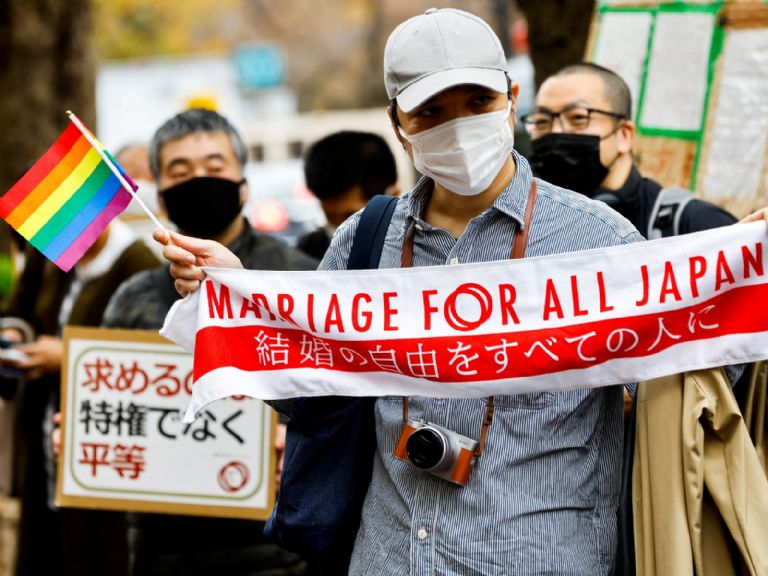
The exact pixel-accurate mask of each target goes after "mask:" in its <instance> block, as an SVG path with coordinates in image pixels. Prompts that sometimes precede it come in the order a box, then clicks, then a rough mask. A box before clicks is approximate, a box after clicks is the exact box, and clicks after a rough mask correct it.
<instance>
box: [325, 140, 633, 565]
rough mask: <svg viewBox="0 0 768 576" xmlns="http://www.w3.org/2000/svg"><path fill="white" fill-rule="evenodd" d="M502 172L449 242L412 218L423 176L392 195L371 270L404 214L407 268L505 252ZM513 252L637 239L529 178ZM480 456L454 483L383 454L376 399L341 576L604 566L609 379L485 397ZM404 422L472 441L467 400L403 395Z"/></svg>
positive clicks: (398, 237) (332, 259) (338, 238)
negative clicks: (369, 457) (531, 194)
mask: <svg viewBox="0 0 768 576" xmlns="http://www.w3.org/2000/svg"><path fill="white" fill-rule="evenodd" d="M513 154H514V157H515V161H516V163H517V171H516V173H515V177H514V179H513V180H512V182H511V183H510V184H509V186H508V187H507V188H506V189H505V190H504V192H502V194H500V195H499V197H498V198H497V199H496V201H495V202H494V204H493V205H492V206H491V207H490V208H489V209H487V210H485V211H484V212H483V213H482V214H480V215H478V216H477V217H475V218H473V219H472V220H471V221H470V222H469V224H468V226H467V228H466V230H465V231H464V233H463V234H462V235H461V237H460V238H459V239H458V240H457V239H455V238H453V237H452V236H451V234H450V233H448V232H447V231H445V230H442V229H439V228H436V227H433V226H431V225H429V224H428V223H427V222H425V221H424V220H423V219H422V218H421V215H422V214H423V213H424V207H425V206H426V202H427V200H428V198H429V195H430V192H431V189H432V182H431V180H429V179H426V178H424V179H422V180H421V181H420V182H419V183H418V184H417V185H416V187H415V188H414V189H413V190H412V191H411V192H410V193H408V194H406V195H404V196H403V197H401V198H400V199H399V201H398V203H397V207H396V209H395V213H394V216H393V218H392V222H391V224H390V227H389V230H388V232H387V237H386V240H385V244H384V251H383V253H382V257H381V264H380V267H381V268H396V267H399V265H400V256H401V250H402V244H403V236H404V234H405V231H406V228H407V226H408V224H409V223H410V221H412V220H413V221H415V224H416V235H415V238H414V251H413V265H414V266H434V265H441V264H443V265H445V264H457V263H465V262H489V261H494V260H503V259H506V258H508V257H509V254H510V252H511V247H512V241H513V238H514V235H515V232H516V231H517V230H518V229H519V228H520V227H521V226H522V225H523V219H524V213H525V205H526V202H527V199H528V191H529V189H530V186H531V179H532V177H533V176H532V174H531V170H530V167H529V166H528V163H527V162H526V161H525V159H523V158H522V157H520V156H519V155H517V154H516V153H514V152H513ZM537 187H538V189H537V197H536V205H535V211H534V215H533V222H532V226H531V230H530V235H529V238H528V248H527V251H526V256H544V255H548V254H557V253H562V252H570V251H577V250H587V249H590V248H600V247H606V246H613V245H617V244H628V243H632V242H638V241H641V240H643V238H642V236H641V235H640V234H639V233H638V232H637V230H635V228H634V227H632V225H631V224H630V223H629V222H627V221H626V220H625V219H624V218H623V217H622V216H620V215H619V214H618V213H616V212H614V211H613V210H611V209H609V208H608V207H607V206H606V205H605V204H603V203H600V202H595V201H592V200H589V199H588V198H586V197H584V196H582V195H580V194H576V193H574V192H571V191H568V190H564V189H562V188H558V187H556V186H553V185H551V184H549V183H547V182H544V181H542V180H537ZM358 220H359V214H358V215H356V216H355V217H353V218H351V219H350V220H349V221H348V222H347V223H345V224H344V225H343V226H342V227H341V228H340V229H339V230H338V231H337V233H336V235H335V236H334V239H333V242H332V244H331V247H330V248H329V250H328V252H327V253H326V256H325V259H324V260H323V262H322V264H321V265H320V268H321V269H327V270H337V269H344V268H345V266H346V261H347V259H348V256H349V251H350V247H351V245H352V239H353V237H354V234H355V229H356V227H357V222H358ZM495 406H496V411H495V414H494V420H493V423H492V425H491V427H490V429H489V433H488V440H487V444H486V447H485V451H484V452H483V454H482V456H481V457H480V458H479V459H478V461H477V464H476V465H475V467H474V469H473V471H472V473H471V474H470V478H469V483H468V484H467V486H466V487H463V488H462V487H459V486H456V485H453V484H450V483H448V482H446V481H445V480H442V479H440V478H437V477H435V476H433V475H431V474H428V473H424V472H420V471H418V470H416V469H415V468H413V467H412V466H411V465H410V464H408V463H406V462H402V461H400V460H397V459H395V457H394V456H392V451H393V449H394V448H395V443H396V442H397V440H398V438H399V436H400V432H401V428H402V403H401V399H400V398H380V399H379V400H378V401H377V402H376V430H377V441H378V446H377V452H376V457H375V461H374V469H373V478H372V480H371V485H370V487H369V489H368V494H367V497H366V500H365V505H364V509H363V515H362V521H361V526H360V530H359V532H358V535H357V541H356V543H355V551H354V555H353V558H352V566H351V568H350V574H354V575H360V574H377V575H378V574H398V575H399V574H415V575H419V576H422V575H432V574H435V575H438V574H439V575H461V576H466V575H469V574H477V575H482V576H490V575H494V574H514V575H516V576H523V575H533V574H542V575H543V574H557V575H576V574H579V575H582V574H585V575H587V574H588V575H589V576H597V575H601V574H610V573H611V572H612V568H613V560H614V555H615V548H616V509H617V506H618V500H619V489H620V486H619V484H620V475H621V464H620V462H621V451H622V435H623V413H622V387H621V386H611V387H607V388H599V389H592V390H575V391H571V392H562V393H558V394H552V393H537V394H524V395H514V396H496V398H495ZM409 410H410V416H411V417H416V418H421V419H424V420H428V421H430V422H433V423H435V424H438V425H441V426H444V427H447V428H449V429H451V430H454V431H456V432H458V433H460V434H463V435H464V436H468V437H470V438H473V439H477V438H478V437H479V432H480V424H481V422H482V419H483V416H484V414H485V401H484V400H481V399H434V398H426V397H416V396H414V397H411V398H410V401H409Z"/></svg>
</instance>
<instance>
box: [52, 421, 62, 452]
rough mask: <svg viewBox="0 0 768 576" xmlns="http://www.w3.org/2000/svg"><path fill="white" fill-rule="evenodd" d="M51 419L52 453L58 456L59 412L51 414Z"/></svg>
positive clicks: (59, 436) (59, 449) (59, 441)
mask: <svg viewBox="0 0 768 576" xmlns="http://www.w3.org/2000/svg"><path fill="white" fill-rule="evenodd" d="M51 420H53V431H52V432H51V443H52V444H53V454H54V455H55V456H56V457H57V458H58V457H59V454H61V412H56V414H54V415H53V416H51Z"/></svg>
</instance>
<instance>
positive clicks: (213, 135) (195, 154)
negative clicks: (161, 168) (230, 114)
mask: <svg viewBox="0 0 768 576" xmlns="http://www.w3.org/2000/svg"><path fill="white" fill-rule="evenodd" d="M160 156H161V159H162V162H163V163H166V162H172V161H177V160H185V161H190V162H194V161H197V160H205V159H206V158H208V157H210V156H220V157H224V158H233V159H234V157H235V151H234V148H233V147H232V142H231V141H230V139H229V136H228V135H227V134H226V132H222V131H220V130H217V131H213V132H203V131H201V132H193V133H192V134H187V135H186V136H182V137H181V138H176V139H175V140H169V141H168V142H166V143H165V144H163V146H162V147H161V149H160Z"/></svg>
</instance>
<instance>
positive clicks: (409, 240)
mask: <svg viewBox="0 0 768 576" xmlns="http://www.w3.org/2000/svg"><path fill="white" fill-rule="evenodd" d="M535 204H536V179H535V178H533V179H531V189H530V191H529V192H528V202H527V204H526V206H525V219H524V220H523V226H522V227H520V228H518V230H517V231H516V232H515V239H514V240H513V241H512V251H511V252H510V255H509V258H510V260H514V259H518V258H523V257H524V256H525V249H526V247H527V246H528V234H529V233H530V231H531V222H532V221H533V207H534V205H535ZM415 234H416V222H415V221H414V220H413V219H411V220H410V222H409V223H408V229H407V230H406V232H405V237H404V238H403V251H402V254H401V256H400V267H401V268H412V267H413V239H414V236H415ZM406 422H408V396H403V424H405V423H406ZM492 422H493V396H488V398H486V399H485V417H484V418H483V423H482V425H481V426H480V439H479V440H478V443H477V449H476V450H475V457H476V458H477V457H479V456H480V454H482V453H483V450H484V449H485V441H486V439H487V437H488V428H490V427H491V423H492Z"/></svg>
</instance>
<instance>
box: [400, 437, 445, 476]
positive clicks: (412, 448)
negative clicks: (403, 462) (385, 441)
mask: <svg viewBox="0 0 768 576" xmlns="http://www.w3.org/2000/svg"><path fill="white" fill-rule="evenodd" d="M447 448H448V445H447V442H446V440H445V438H444V437H443V435H442V434H441V433H440V432H438V431H437V430H435V429H434V428H429V427H425V428H419V429H418V430H416V431H415V432H414V433H413V434H411V436H410V437H409V438H408V441H407V442H406V444H405V453H406V454H407V455H408V460H410V461H411V464H413V465H414V466H416V468H421V469H422V470H431V469H432V468H435V467H436V466H438V465H439V464H440V463H441V462H442V460H443V457H444V456H445V453H446V450H447Z"/></svg>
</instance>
